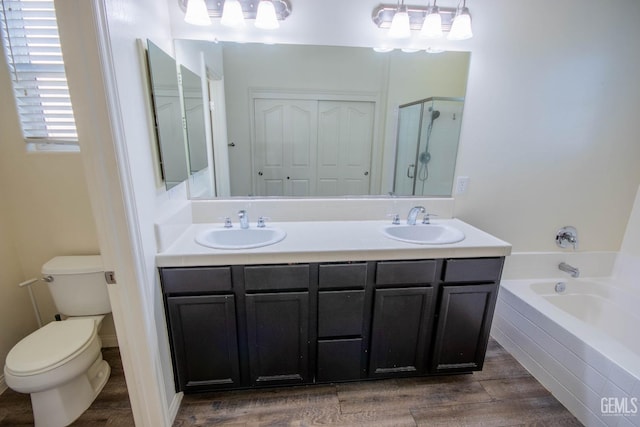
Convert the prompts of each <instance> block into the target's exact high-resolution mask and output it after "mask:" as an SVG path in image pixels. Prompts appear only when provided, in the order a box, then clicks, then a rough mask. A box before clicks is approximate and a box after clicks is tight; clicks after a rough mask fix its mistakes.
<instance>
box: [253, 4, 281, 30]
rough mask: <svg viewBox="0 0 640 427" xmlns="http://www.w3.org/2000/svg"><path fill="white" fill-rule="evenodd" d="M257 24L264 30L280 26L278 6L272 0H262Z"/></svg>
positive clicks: (259, 5) (257, 15)
mask: <svg viewBox="0 0 640 427" xmlns="http://www.w3.org/2000/svg"><path fill="white" fill-rule="evenodd" d="M255 26H256V27H258V28H262V29H263V30H275V29H276V28H278V27H279V26H280V23H279V22H278V17H277V16H276V7H275V6H274V5H273V3H272V2H271V0H260V3H258V13H257V14H256V22H255Z"/></svg>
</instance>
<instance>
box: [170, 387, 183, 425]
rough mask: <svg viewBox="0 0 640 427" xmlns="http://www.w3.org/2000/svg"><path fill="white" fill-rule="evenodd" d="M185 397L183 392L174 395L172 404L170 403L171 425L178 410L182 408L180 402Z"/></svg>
mask: <svg viewBox="0 0 640 427" xmlns="http://www.w3.org/2000/svg"><path fill="white" fill-rule="evenodd" d="M183 397H184V393H183V392H180V393H176V394H175V396H173V400H172V401H171V405H169V421H170V423H169V425H173V422H174V421H175V420H176V416H177V415H178V410H179V409H180V404H181V403H182V398H183Z"/></svg>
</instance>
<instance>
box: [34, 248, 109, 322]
mask: <svg viewBox="0 0 640 427" xmlns="http://www.w3.org/2000/svg"><path fill="white" fill-rule="evenodd" d="M42 274H43V275H44V276H45V278H46V277H49V279H48V284H49V290H50V291H51V296H53V301H54V303H55V305H56V308H57V309H58V311H59V312H60V313H61V314H64V315H66V316H91V315H95V314H105V313H110V312H111V304H110V303H109V294H108V293H107V282H106V281H105V278H104V271H103V266H102V258H101V257H100V255H83V256H59V257H55V258H53V259H52V260H50V261H48V262H47V263H46V264H45V265H43V266H42Z"/></svg>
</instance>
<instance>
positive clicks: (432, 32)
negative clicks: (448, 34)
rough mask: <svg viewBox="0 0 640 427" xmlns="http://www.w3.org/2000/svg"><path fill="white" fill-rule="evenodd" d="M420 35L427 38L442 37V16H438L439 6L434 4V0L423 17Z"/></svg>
mask: <svg viewBox="0 0 640 427" xmlns="http://www.w3.org/2000/svg"><path fill="white" fill-rule="evenodd" d="M420 36H421V37H424V38H427V39H439V38H440V37H442V17H441V16H440V8H439V7H438V6H436V2H435V0H434V2H433V6H432V7H430V8H429V10H428V11H427V16H425V18H424V22H423V23H422V29H421V30H420Z"/></svg>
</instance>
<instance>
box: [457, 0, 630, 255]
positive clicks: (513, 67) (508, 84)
mask: <svg viewBox="0 0 640 427" xmlns="http://www.w3.org/2000/svg"><path fill="white" fill-rule="evenodd" d="M470 6H471V5H470ZM601 6H602V4H601V3H600V2H597V1H594V0H588V1H566V2H560V3H558V2H551V1H542V2H538V1H536V2H533V1H527V2H509V1H502V0H491V1H487V2H483V3H482V5H478V7H476V8H474V11H475V14H474V25H475V27H474V32H475V34H476V35H477V40H475V42H474V48H473V53H472V60H471V69H470V74H469V83H468V88H467V102H466V105H465V118H464V122H463V126H462V135H461V147H460V156H459V163H458V175H467V176H469V177H470V178H471V182H470V186H469V193H468V194H467V195H465V196H464V197H458V198H457V200H456V215H457V216H458V217H460V218H461V219H463V220H466V221H469V222H471V223H472V224H474V225H476V226H479V227H481V228H483V229H485V230H487V231H489V232H491V233H494V234H496V235H497V236H498V237H500V238H502V239H504V240H507V241H509V242H511V243H512V244H513V247H514V251H553V250H557V247H556V246H555V243H554V236H555V233H556V231H557V229H558V228H559V227H561V226H564V225H574V226H576V227H577V229H578V232H579V235H580V250H581V251H588V250H599V251H607V250H614V251H615V250H618V249H619V248H620V244H621V242H622V236H623V233H624V229H625V224H626V222H627V218H628V215H629V211H630V209H631V205H632V203H633V199H634V196H635V192H636V190H637V188H638V183H639V182H640V168H638V166H637V161H638V159H639V158H640V143H639V142H640V141H639V135H640V121H638V120H637V115H638V111H640V84H639V83H638V79H637V75H638V73H639V72H640V55H639V54H638V52H640V26H638V25H637V22H638V19H640V3H639V2H637V1H633V0H628V1H627V0H620V1H615V2H611V3H608V7H610V8H611V9H609V12H608V13H605V14H603V13H601V10H600V9H601ZM541 11H547V12H545V13H544V16H541V15H540V14H541ZM596 28H597V31H594V29H596Z"/></svg>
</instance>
